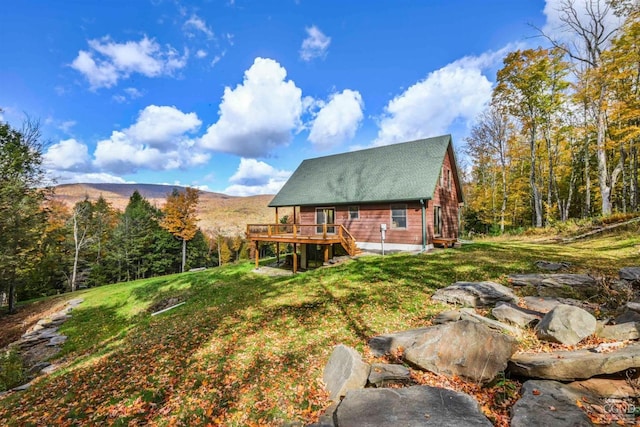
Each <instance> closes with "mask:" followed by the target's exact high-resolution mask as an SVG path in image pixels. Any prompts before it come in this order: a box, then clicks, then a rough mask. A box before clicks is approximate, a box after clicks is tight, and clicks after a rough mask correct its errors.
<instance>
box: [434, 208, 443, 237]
mask: <svg viewBox="0 0 640 427" xmlns="http://www.w3.org/2000/svg"><path fill="white" fill-rule="evenodd" d="M433 235H434V236H440V235H442V209H440V206H434V207H433Z"/></svg>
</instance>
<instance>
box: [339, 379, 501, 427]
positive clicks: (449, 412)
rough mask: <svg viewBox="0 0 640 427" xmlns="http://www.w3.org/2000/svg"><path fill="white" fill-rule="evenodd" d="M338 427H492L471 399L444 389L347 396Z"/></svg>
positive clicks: (368, 391) (383, 390) (357, 392)
mask: <svg viewBox="0 0 640 427" xmlns="http://www.w3.org/2000/svg"><path fill="white" fill-rule="evenodd" d="M334 419H335V420H336V421H337V423H336V425H338V426H371V427H373V426H381V427H382V426H384V427H387V426H438V427H440V426H486V427H490V426H492V424H491V422H490V421H489V420H488V419H487V417H485V416H484V415H483V414H482V412H481V411H480V406H479V405H478V402H477V401H476V400H474V399H473V398H472V397H471V396H469V395H467V394H464V393H459V392H455V391H453V390H447V389H444V388H437V387H428V386H413V387H405V388H400V389H388V388H376V389H373V388H368V389H362V390H353V391H350V392H348V393H347V395H346V397H345V398H344V399H343V400H342V403H341V404H340V406H338V409H337V411H336V416H335V418H334Z"/></svg>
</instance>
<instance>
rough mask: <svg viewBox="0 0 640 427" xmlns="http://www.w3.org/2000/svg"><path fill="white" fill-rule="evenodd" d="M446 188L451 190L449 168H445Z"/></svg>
mask: <svg viewBox="0 0 640 427" xmlns="http://www.w3.org/2000/svg"><path fill="white" fill-rule="evenodd" d="M447 189H448V190H449V191H451V170H450V169H447Z"/></svg>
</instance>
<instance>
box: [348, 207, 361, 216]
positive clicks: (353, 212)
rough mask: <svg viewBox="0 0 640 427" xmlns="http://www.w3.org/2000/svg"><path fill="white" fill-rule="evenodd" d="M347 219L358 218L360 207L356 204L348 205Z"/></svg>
mask: <svg viewBox="0 0 640 427" xmlns="http://www.w3.org/2000/svg"><path fill="white" fill-rule="evenodd" d="M349 219H360V208H359V207H358V206H349Z"/></svg>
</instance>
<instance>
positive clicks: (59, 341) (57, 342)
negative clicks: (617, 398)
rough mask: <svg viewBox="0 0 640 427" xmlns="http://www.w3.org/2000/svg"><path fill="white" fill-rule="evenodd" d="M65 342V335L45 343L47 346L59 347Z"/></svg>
mask: <svg viewBox="0 0 640 427" xmlns="http://www.w3.org/2000/svg"><path fill="white" fill-rule="evenodd" d="M66 340H67V337H66V336H65V335H57V336H55V337H52V338H51V339H50V340H49V342H48V343H47V345H48V346H55V345H60V344H63V343H64V342H65V341H66Z"/></svg>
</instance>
